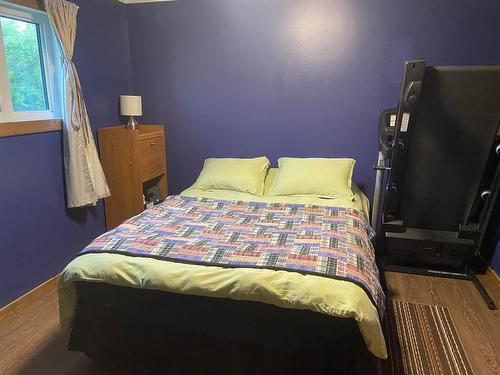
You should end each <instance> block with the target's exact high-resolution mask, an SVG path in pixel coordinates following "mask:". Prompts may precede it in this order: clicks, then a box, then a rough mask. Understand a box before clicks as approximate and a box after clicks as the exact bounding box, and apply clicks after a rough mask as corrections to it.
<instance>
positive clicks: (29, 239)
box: [0, 0, 132, 306]
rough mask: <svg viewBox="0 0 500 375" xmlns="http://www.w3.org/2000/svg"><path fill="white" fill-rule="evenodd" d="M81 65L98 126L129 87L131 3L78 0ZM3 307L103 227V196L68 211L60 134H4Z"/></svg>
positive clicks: (107, 121)
mask: <svg viewBox="0 0 500 375" xmlns="http://www.w3.org/2000/svg"><path fill="white" fill-rule="evenodd" d="M76 3H78V4H79V5H80V12H79V15H78V33H77V35H78V36H77V41H76V46H75V55H74V61H75V63H76V65H77V68H78V71H79V74H80V79H81V83H82V86H83V91H84V94H85V98H86V102H87V108H88V112H89V116H90V120H91V123H92V126H93V128H94V129H95V128H98V127H102V126H108V125H113V124H116V123H118V121H119V118H118V103H117V102H118V96H119V95H120V94H122V93H127V92H129V91H130V89H131V87H132V79H131V68H130V55H129V41H128V30H127V15H126V6H125V5H123V4H121V3H119V2H117V1H116V0H79V1H76ZM0 171H1V182H0V197H1V199H0V228H1V229H0V237H1V240H0V243H1V245H0V246H1V249H0V306H3V305H5V304H7V303H8V302H10V301H11V300H13V299H14V298H16V297H18V296H20V295H22V294H23V293H25V292H27V291H28V290H30V289H32V288H33V287H35V286H36V285H38V284H40V283H42V282H43V281H45V280H47V279H48V278H49V277H51V276H53V275H55V274H57V273H58V272H60V271H61V270H62V268H63V267H64V266H65V265H66V264H67V263H68V262H69V261H70V260H71V259H72V258H74V256H75V254H76V252H77V251H78V250H80V249H81V248H82V247H83V246H84V245H86V244H87V243H88V242H89V241H91V240H92V239H93V238H94V237H96V236H97V235H98V234H100V233H102V232H103V231H104V228H105V226H104V212H103V208H102V203H100V204H98V205H97V207H94V208H90V209H78V210H70V211H68V210H66V209H65V193H64V177H63V159H62V144H61V134H60V133H44V134H33V135H27V136H19V137H10V138H0Z"/></svg>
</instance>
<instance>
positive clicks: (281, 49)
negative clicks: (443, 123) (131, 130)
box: [127, 0, 500, 197]
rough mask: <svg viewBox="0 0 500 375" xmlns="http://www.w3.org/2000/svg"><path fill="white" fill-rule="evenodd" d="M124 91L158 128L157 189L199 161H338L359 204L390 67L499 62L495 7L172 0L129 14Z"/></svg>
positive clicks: (179, 181)
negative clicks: (130, 85)
mask: <svg viewBox="0 0 500 375" xmlns="http://www.w3.org/2000/svg"><path fill="white" fill-rule="evenodd" d="M127 9H128V15H129V33H130V43H131V58H132V71H133V79H134V89H135V91H136V92H137V93H138V94H141V95H142V96H143V105H144V114H145V115H144V117H143V120H144V121H145V122H151V123H154V122H160V123H166V125H167V130H166V131H167V134H166V135H167V147H168V151H167V153H168V161H169V165H168V166H169V168H170V170H169V184H170V189H171V192H173V193H177V192H179V191H180V190H181V189H183V188H186V187H187V186H189V185H190V184H192V183H193V182H194V179H195V177H196V175H197V173H198V172H199V170H200V168H201V166H202V162H203V159H205V158H206V157H210V156H251V155H262V154H264V155H268V156H269V157H270V158H271V159H272V160H273V161H274V162H275V160H276V159H277V158H278V157H280V156H350V157H355V158H356V159H357V160H358V164H357V166H356V174H355V180H356V181H357V182H358V183H359V184H360V185H361V186H362V188H363V189H364V191H365V192H366V193H367V194H368V196H370V197H371V192H372V189H373V183H374V172H373V170H372V165H373V164H374V163H375V162H376V157H377V133H376V125H377V119H378V115H379V113H380V111H381V110H382V109H385V108H390V107H393V106H395V105H396V101H397V96H398V90H399V84H400V79H401V72H402V62H403V61H404V60H405V59H408V58H415V57H428V58H429V59H430V64H435V65H446V64H448V65H453V64H456V65H459V64H499V63H500V48H499V45H500V2H499V1H497V0H474V1H456V0H441V1H435V0H421V1H408V0H403V1H401V0H377V1H369V0H315V1H312V0H251V1H250V0H238V1H234V0H183V1H177V2H162V3H149V4H136V5H130V6H129V7H128V8H127Z"/></svg>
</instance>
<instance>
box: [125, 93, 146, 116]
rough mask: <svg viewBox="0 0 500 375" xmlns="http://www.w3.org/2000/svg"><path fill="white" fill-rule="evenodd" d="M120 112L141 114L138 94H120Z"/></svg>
mask: <svg viewBox="0 0 500 375" xmlns="http://www.w3.org/2000/svg"><path fill="white" fill-rule="evenodd" d="M120 113H121V114H122V115H123V116H142V100H141V97H140V96H134V95H120Z"/></svg>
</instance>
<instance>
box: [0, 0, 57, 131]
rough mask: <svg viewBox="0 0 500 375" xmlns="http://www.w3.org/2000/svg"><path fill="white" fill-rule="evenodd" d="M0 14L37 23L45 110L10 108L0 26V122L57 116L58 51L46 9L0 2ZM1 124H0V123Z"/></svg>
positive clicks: (5, 61) (46, 118)
mask: <svg viewBox="0 0 500 375" xmlns="http://www.w3.org/2000/svg"><path fill="white" fill-rule="evenodd" d="M0 16H4V17H9V18H14V19H17V20H20V21H26V22H31V23H36V24H38V27H39V35H40V46H41V49H42V50H41V53H40V56H41V57H42V59H43V63H42V67H43V70H44V72H43V73H44V74H43V77H44V78H45V88H46V92H47V104H48V109H47V110H43V111H18V112H16V111H14V109H13V102H12V96H11V92H10V87H9V77H8V73H7V60H6V55H5V48H4V44H3V33H2V29H1V27H0V123H2V122H20V121H36V120H50V119H56V118H60V117H61V116H60V113H61V110H60V107H61V106H60V98H61V87H62V86H61V82H62V80H61V77H60V72H61V63H62V62H61V54H60V50H59V47H58V44H57V43H58V42H57V41H56V39H55V35H54V32H53V30H52V26H51V25H50V20H49V16H48V14H47V13H46V12H43V11H39V10H36V9H31V8H26V7H22V6H18V5H15V4H11V3H6V2H4V1H0ZM0 126H1V124H0Z"/></svg>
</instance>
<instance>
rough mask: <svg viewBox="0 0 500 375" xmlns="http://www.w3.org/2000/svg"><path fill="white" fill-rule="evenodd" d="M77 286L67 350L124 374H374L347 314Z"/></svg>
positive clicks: (371, 361)
mask: <svg viewBox="0 0 500 375" xmlns="http://www.w3.org/2000/svg"><path fill="white" fill-rule="evenodd" d="M76 287H77V295H78V306H77V311H76V315H75V319H74V322H73V328H72V332H71V336H70V339H69V343H68V349H69V350H76V351H82V352H85V353H86V354H87V355H89V356H90V357H93V358H96V359H100V360H106V361H112V362H115V364H117V365H120V366H123V367H124V368H127V369H128V370H127V373H151V374H160V373H161V374H273V375H276V374H376V363H377V361H376V359H375V358H374V357H373V356H372V355H371V354H370V353H369V352H368V350H367V349H366V346H365V344H364V342H363V340H362V338H361V335H360V333H359V329H358V326H357V324H356V322H355V321H354V320H353V319H342V318H333V317H330V316H327V315H324V314H320V313H315V312H312V311H307V310H292V309H284V308H279V307H276V306H272V305H268V304H264V303H258V302H248V301H235V300H231V299H218V298H209V297H201V296H192V295H182V294H174V293H167V292H162V291H156V290H146V289H134V288H126V287H119V286H113V285H108V284H101V283H87V282H78V283H77V284H76Z"/></svg>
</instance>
